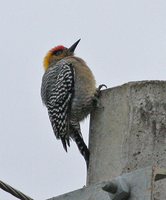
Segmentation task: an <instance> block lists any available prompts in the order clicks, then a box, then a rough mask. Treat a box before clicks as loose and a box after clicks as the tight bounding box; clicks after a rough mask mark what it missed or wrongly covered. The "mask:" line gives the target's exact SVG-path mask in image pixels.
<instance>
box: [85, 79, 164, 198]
mask: <svg viewBox="0 0 166 200" xmlns="http://www.w3.org/2000/svg"><path fill="white" fill-rule="evenodd" d="M100 103H101V106H100V108H97V109H96V110H95V111H94V112H93V113H92V115H91V125H90V143H89V145H90V153H91V158H90V166H89V172H88V179H87V184H88V185H91V184H94V183H98V182H102V181H105V180H110V179H113V178H115V177H116V176H119V175H121V174H123V173H126V172H132V171H133V170H136V169H139V168H144V167H146V166H154V165H157V166H160V167H166V81H141V82H131V83H127V84H124V85H122V86H119V87H115V88H111V89H107V90H105V91H102V93H101V98H100ZM165 195H166V194H165ZM165 199H166V196H165Z"/></svg>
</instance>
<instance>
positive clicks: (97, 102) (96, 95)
mask: <svg viewBox="0 0 166 200" xmlns="http://www.w3.org/2000/svg"><path fill="white" fill-rule="evenodd" d="M102 87H105V88H107V86H106V85H105V84H101V85H99V87H98V88H97V89H96V93H95V96H94V103H95V105H96V107H100V102H99V96H100V92H101V89H102Z"/></svg>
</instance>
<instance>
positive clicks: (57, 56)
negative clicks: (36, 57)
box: [43, 39, 80, 71]
mask: <svg viewBox="0 0 166 200" xmlns="http://www.w3.org/2000/svg"><path fill="white" fill-rule="evenodd" d="M79 42H80V39H79V40H78V41H77V42H75V43H74V44H73V45H72V46H71V47H70V48H66V47H64V46H56V47H54V48H52V49H51V50H50V51H49V52H48V53H47V54H46V56H45V57H44V62H43V65H44V69H45V71H46V70H47V69H48V68H49V66H50V64H52V63H57V62H58V61H60V60H61V59H63V58H65V57H67V56H72V55H74V50H75V48H76V47H77V45H78V43H79Z"/></svg>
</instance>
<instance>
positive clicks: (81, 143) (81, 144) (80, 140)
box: [73, 133, 90, 168]
mask: <svg viewBox="0 0 166 200" xmlns="http://www.w3.org/2000/svg"><path fill="white" fill-rule="evenodd" d="M73 139H74V141H75V142H76V144H77V147H78V149H79V151H80V153H81V154H82V155H83V157H84V159H85V161H86V165H87V168H88V166H89V156H90V153H89V149H88V148H87V146H86V144H85V142H84V140H83V138H82V137H81V136H80V134H78V133H77V134H74V136H73Z"/></svg>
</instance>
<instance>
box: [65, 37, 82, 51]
mask: <svg viewBox="0 0 166 200" xmlns="http://www.w3.org/2000/svg"><path fill="white" fill-rule="evenodd" d="M80 40H81V39H79V40H77V42H75V43H74V44H73V45H72V46H71V47H70V48H69V49H68V50H69V51H70V52H71V53H74V50H75V48H76V47H77V45H78V43H79V42H80Z"/></svg>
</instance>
